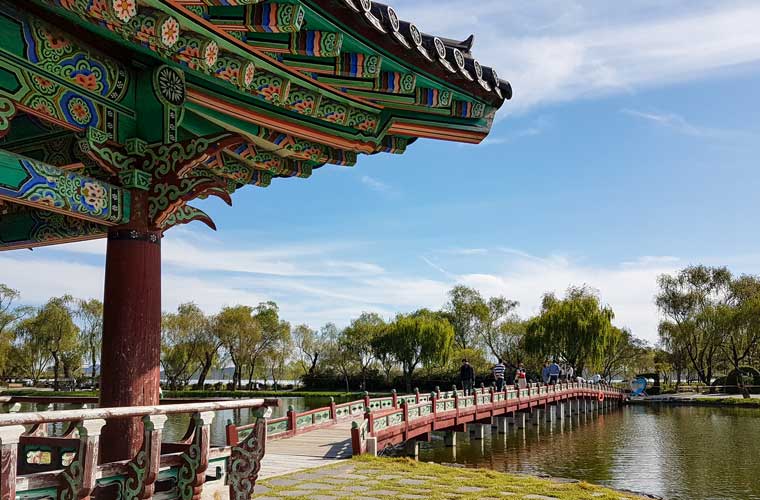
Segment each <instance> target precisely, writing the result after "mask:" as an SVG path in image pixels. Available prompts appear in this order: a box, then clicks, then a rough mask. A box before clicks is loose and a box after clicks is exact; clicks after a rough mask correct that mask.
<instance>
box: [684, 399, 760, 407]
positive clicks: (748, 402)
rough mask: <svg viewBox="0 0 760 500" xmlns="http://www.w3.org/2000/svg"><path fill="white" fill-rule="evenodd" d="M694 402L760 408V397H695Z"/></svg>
mask: <svg viewBox="0 0 760 500" xmlns="http://www.w3.org/2000/svg"><path fill="white" fill-rule="evenodd" d="M692 401H693V402H695V403H698V404H702V405H711V406H739V407H743V408H760V399H757V398H754V399H744V398H694V399H692Z"/></svg>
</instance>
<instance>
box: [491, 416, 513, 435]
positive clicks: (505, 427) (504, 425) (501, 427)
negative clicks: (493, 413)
mask: <svg viewBox="0 0 760 500" xmlns="http://www.w3.org/2000/svg"><path fill="white" fill-rule="evenodd" d="M494 422H496V430H497V432H498V433H499V434H506V433H507V432H508V431H509V422H508V421H507V417H494Z"/></svg>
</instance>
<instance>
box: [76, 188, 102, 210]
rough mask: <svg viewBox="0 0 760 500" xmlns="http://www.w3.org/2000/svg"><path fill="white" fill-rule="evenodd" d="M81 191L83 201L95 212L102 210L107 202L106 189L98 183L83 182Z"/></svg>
mask: <svg viewBox="0 0 760 500" xmlns="http://www.w3.org/2000/svg"><path fill="white" fill-rule="evenodd" d="M81 193H82V197H83V198H84V201H85V203H86V204H87V205H89V206H90V207H91V208H92V209H93V210H95V211H97V212H100V211H102V210H103V209H104V208H105V207H106V205H107V204H108V200H107V199H106V190H105V188H104V187H103V186H102V185H100V184H95V183H94V182H85V183H84V186H82V190H81Z"/></svg>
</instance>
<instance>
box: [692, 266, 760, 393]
mask: <svg viewBox="0 0 760 500" xmlns="http://www.w3.org/2000/svg"><path fill="white" fill-rule="evenodd" d="M729 288H730V291H729V294H730V297H729V299H728V301H727V302H728V303H727V304H721V305H719V306H716V307H709V308H707V309H706V311H705V313H707V315H708V316H710V317H715V318H716V323H717V326H718V327H719V328H722V330H723V336H722V340H721V342H720V347H721V350H722V352H723V355H724V357H725V359H726V360H727V361H728V362H729V363H730V365H731V368H732V369H733V370H735V372H736V374H737V384H738V385H739V389H740V390H741V391H742V395H743V396H744V397H745V398H749V397H750V391H749V389H748V388H747V387H746V386H745V385H744V380H743V376H742V370H741V366H742V365H743V364H744V363H745V362H746V361H748V360H749V359H750V358H751V356H752V354H753V352H754V351H755V350H756V349H757V348H758V345H760V277H757V276H747V275H745V276H741V277H739V278H735V279H732V280H731V284H730V286H729Z"/></svg>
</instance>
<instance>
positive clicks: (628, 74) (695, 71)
mask: <svg viewBox="0 0 760 500" xmlns="http://www.w3.org/2000/svg"><path fill="white" fill-rule="evenodd" d="M394 5H396V6H397V11H398V12H399V14H400V15H401V17H402V18H405V19H411V20H413V21H414V22H415V23H417V24H418V25H419V26H421V27H422V28H423V30H425V31H427V32H430V33H435V34H440V35H444V36H452V37H461V38H464V37H466V36H467V35H468V34H470V33H475V34H476V44H475V48H474V53H475V56H476V57H478V59H479V60H480V61H481V62H483V63H484V64H486V65H489V66H493V67H495V68H496V69H497V70H498V71H499V74H500V76H501V77H502V78H505V79H507V80H510V81H511V83H512V86H513V88H514V91H515V97H514V99H513V101H512V102H511V103H509V104H508V105H507V106H505V109H507V110H512V111H521V110H525V109H528V108H532V107H535V106H539V105H543V104H547V103H552V102H560V101H568V100H573V99H577V98H581V97H588V96H594V95H600V94H606V93H611V92H629V91H633V90H636V89H638V88H641V87H648V86H652V85H662V84H667V83H672V82H676V81H683V80H688V79H693V78H701V77H704V76H713V75H715V74H716V73H718V72H720V71H722V70H724V69H726V68H729V67H732V66H738V65H743V64H747V63H755V62H758V61H759V60H760V30H758V29H757V26H758V25H760V4H758V3H757V2H751V1H747V0H726V1H723V2H719V3H715V2H705V1H688V2H687V1H684V0H671V1H669V2H653V1H649V0H647V1H643V2H633V3H627V4H626V3H621V2H603V1H595V0H586V1H562V2H560V1H558V0H537V1H535V2H505V1H503V0H479V1H478V2H471V4H469V5H468V7H467V9H466V10H465V11H462V9H461V2H458V1H456V0H398V1H397V2H395V4H394ZM453 12H456V13H457V15H452V13H453Z"/></svg>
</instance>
